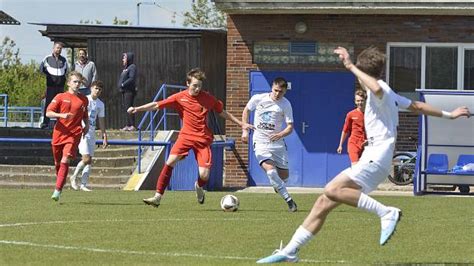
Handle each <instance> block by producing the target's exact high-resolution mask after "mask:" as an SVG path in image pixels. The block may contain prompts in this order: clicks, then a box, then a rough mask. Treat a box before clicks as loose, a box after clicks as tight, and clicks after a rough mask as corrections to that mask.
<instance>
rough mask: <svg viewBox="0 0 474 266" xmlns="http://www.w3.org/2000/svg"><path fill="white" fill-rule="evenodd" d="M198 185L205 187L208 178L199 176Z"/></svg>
mask: <svg viewBox="0 0 474 266" xmlns="http://www.w3.org/2000/svg"><path fill="white" fill-rule="evenodd" d="M197 182H198V186H199V187H203V186H205V185H206V184H207V180H204V179H202V178H201V177H200V176H198V181H197Z"/></svg>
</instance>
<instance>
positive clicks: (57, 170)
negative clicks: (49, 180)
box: [54, 163, 61, 176]
mask: <svg viewBox="0 0 474 266" xmlns="http://www.w3.org/2000/svg"><path fill="white" fill-rule="evenodd" d="M59 167H61V164H60V163H57V164H56V163H55V164H54V169H55V170H56V176H58V172H59Z"/></svg>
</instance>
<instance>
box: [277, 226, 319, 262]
mask: <svg viewBox="0 0 474 266" xmlns="http://www.w3.org/2000/svg"><path fill="white" fill-rule="evenodd" d="M313 236H314V235H313V234H312V233H311V232H310V231H308V230H306V228H304V227H303V226H302V225H300V226H299V227H298V229H296V232H295V234H293V237H292V238H291V240H290V242H289V243H288V245H286V247H285V248H283V250H282V251H283V252H284V253H286V254H288V255H293V254H296V253H297V252H298V250H299V249H300V248H301V247H302V246H303V245H305V244H306V243H308V242H309V241H310V240H311V239H312V238H313Z"/></svg>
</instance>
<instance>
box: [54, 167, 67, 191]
mask: <svg viewBox="0 0 474 266" xmlns="http://www.w3.org/2000/svg"><path fill="white" fill-rule="evenodd" d="M68 171H69V164H67V163H61V165H60V166H59V170H58V174H57V176H56V190H58V191H61V190H63V187H64V183H66V177H67V172H68Z"/></svg>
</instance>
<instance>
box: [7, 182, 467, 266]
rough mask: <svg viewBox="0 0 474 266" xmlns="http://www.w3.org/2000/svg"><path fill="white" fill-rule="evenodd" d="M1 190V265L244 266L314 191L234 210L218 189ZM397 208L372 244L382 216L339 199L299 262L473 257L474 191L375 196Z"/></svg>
mask: <svg viewBox="0 0 474 266" xmlns="http://www.w3.org/2000/svg"><path fill="white" fill-rule="evenodd" d="M51 192H52V189H51V190H30V189H20V190H13V189H11V190H10V189H3V190H0V202H1V212H0V265H24V264H41V265H46V264H49V265H64V264H68V265H71V264H72V265H75V264H81V265H98V264H122V265H146V264H161V265H183V264H185V265H241V264H254V263H255V261H256V260H257V259H258V258H261V257H263V256H267V255H269V254H271V252H272V251H273V250H274V249H275V248H277V247H278V246H279V243H280V240H283V241H284V242H285V243H286V242H287V241H288V240H289V239H290V237H291V236H292V234H293V232H294V231H295V229H296V228H297V226H298V225H299V224H301V222H302V221H303V218H304V217H305V216H306V214H307V213H308V211H309V209H310V208H311V206H312V204H313V202H314V199H315V198H316V197H317V195H312V194H295V195H294V198H295V200H296V202H297V203H298V207H299V209H300V211H299V212H297V213H288V212H287V209H286V204H284V202H282V200H281V199H280V198H279V197H278V195H276V194H257V193H235V195H236V196H237V197H238V198H239V199H240V202H241V205H240V209H239V211H237V212H235V213H225V212H223V211H221V210H220V207H219V201H220V198H221V197H222V196H223V195H224V194H226V193H224V192H209V193H207V198H206V203H205V204H204V205H199V204H198V203H197V202H196V199H195V196H194V193H193V192H169V191H168V192H167V193H166V195H165V198H164V199H163V200H162V205H161V206H160V207H159V208H153V207H150V206H146V205H144V204H143V203H142V202H141V199H142V198H144V197H148V196H151V195H153V192H150V191H146V192H124V191H110V190H95V191H93V192H91V193H84V192H76V191H71V190H65V191H64V192H63V195H62V198H61V200H60V202H53V201H52V200H51V199H50V196H51ZM376 198H377V199H379V200H380V201H382V202H383V203H385V204H388V205H394V206H397V207H399V208H401V209H402V210H403V217H402V220H401V222H400V224H399V226H398V230H397V232H396V234H395V235H394V236H393V237H392V239H391V240H390V241H389V243H388V244H387V245H386V246H383V247H381V246H379V244H378V241H379V230H380V229H379V228H380V221H379V219H378V218H377V217H376V216H375V215H373V214H369V213H366V212H363V211H360V210H357V209H355V208H351V207H347V206H341V207H339V208H338V209H336V210H335V211H334V212H333V213H332V214H331V215H330V216H329V217H328V219H327V223H326V226H325V227H324V228H323V230H322V231H321V233H320V234H318V235H317V236H316V237H315V238H314V239H313V240H312V241H311V242H310V243H309V245H307V246H305V247H304V248H302V249H301V251H300V259H301V262H303V263H313V264H398V263H474V211H473V210H474V198H473V197H435V196H424V197H376Z"/></svg>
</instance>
